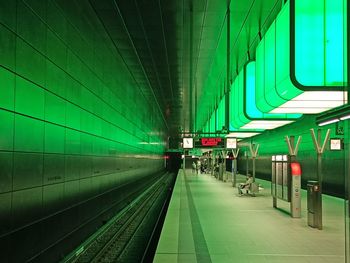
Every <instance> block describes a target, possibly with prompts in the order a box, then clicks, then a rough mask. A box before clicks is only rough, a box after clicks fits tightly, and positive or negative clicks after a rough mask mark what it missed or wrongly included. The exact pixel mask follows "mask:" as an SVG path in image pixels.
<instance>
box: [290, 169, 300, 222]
mask: <svg viewBox="0 0 350 263" xmlns="http://www.w3.org/2000/svg"><path fill="white" fill-rule="evenodd" d="M290 171H291V200H290V201H291V202H290V212H291V216H292V217H296V218H299V217H301V192H300V190H301V167H300V163H298V162H291V163H290Z"/></svg>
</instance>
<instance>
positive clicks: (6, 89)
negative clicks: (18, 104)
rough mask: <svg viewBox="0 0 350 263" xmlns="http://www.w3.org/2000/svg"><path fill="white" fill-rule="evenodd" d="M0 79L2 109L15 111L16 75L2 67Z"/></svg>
mask: <svg viewBox="0 0 350 263" xmlns="http://www.w3.org/2000/svg"><path fill="white" fill-rule="evenodd" d="M0 79H1V83H0V91H1V96H0V108H4V109H7V110H13V109H14V101H15V100H14V98H15V75H14V74H13V73H11V72H9V71H8V70H6V69H4V68H2V67H0Z"/></svg>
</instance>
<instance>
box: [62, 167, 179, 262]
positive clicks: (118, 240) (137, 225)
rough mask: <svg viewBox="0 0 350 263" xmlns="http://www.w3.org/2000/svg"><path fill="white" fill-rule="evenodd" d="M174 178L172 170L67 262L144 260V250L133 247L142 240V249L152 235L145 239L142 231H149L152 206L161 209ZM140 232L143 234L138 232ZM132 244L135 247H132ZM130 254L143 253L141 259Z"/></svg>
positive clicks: (69, 257)
mask: <svg viewBox="0 0 350 263" xmlns="http://www.w3.org/2000/svg"><path fill="white" fill-rule="evenodd" d="M172 178H173V177H172V176H169V174H168V173H166V174H164V175H163V176H161V177H160V178H159V179H158V180H157V181H156V182H155V183H154V184H153V185H152V186H151V187H149V188H148V190H146V191H145V192H144V193H143V194H142V195H141V196H139V197H138V198H137V199H136V200H135V201H134V202H133V203H131V204H130V205H129V206H128V207H127V208H125V209H124V210H123V211H122V212H121V213H119V215H117V216H116V217H114V218H112V219H111V220H110V221H109V222H108V223H107V224H106V226H105V227H103V228H101V229H100V230H99V231H98V232H97V233H96V234H94V237H93V238H90V239H89V240H88V241H87V242H84V244H83V245H82V246H81V247H80V248H78V249H77V250H75V251H74V252H73V253H71V254H70V255H69V256H68V257H67V258H66V259H65V260H63V262H64V263H88V262H92V263H97V262H101V263H102V262H104V263H111V262H131V261H134V262H140V260H141V258H142V255H143V254H144V251H130V250H132V249H135V244H137V243H141V245H140V247H138V248H137V249H138V250H142V249H143V248H142V244H144V243H145V242H146V241H148V239H149V238H150V237H148V238H146V239H147V240H145V237H142V235H143V234H142V233H144V232H147V231H144V230H145V229H147V227H146V228H145V227H144V226H143V225H144V224H147V223H148V222H147V220H148V219H149V218H150V217H152V215H150V214H152V209H153V210H157V207H158V208H159V207H160V204H162V202H164V198H165V195H166V193H167V191H168V189H169V187H170V186H171V181H172ZM158 210H159V209H158ZM158 210H157V211H158ZM158 213H159V212H158ZM145 221H146V222H145ZM153 227H154V226H153ZM138 231H139V232H142V233H138ZM144 235H146V233H144ZM130 245H132V246H131V247H130ZM130 252H131V253H130ZM130 254H137V255H138V254H140V258H137V257H135V255H134V256H133V257H131V258H134V259H131V258H130ZM125 258H128V260H125ZM130 260H131V261H130Z"/></svg>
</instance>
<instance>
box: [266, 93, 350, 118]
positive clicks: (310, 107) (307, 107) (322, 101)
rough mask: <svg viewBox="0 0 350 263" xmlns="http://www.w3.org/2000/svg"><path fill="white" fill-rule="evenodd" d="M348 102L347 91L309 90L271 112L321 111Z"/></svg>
mask: <svg viewBox="0 0 350 263" xmlns="http://www.w3.org/2000/svg"><path fill="white" fill-rule="evenodd" d="M346 103H347V92H343V91H307V92H304V93H302V94H300V95H299V96H297V97H295V98H294V99H292V100H290V101H287V102H285V103H284V104H282V105H281V106H279V107H278V108H276V109H273V110H272V111H270V112H269V113H320V112H323V111H327V110H329V109H332V108H335V107H338V106H341V105H344V104H346Z"/></svg>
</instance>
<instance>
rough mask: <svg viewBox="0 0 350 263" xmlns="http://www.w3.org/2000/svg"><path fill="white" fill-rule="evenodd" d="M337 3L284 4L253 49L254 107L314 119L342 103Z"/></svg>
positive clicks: (344, 62) (342, 8)
mask: <svg viewBox="0 0 350 263" xmlns="http://www.w3.org/2000/svg"><path fill="white" fill-rule="evenodd" d="M346 21H347V10H346V5H344V1H343V0H332V1H328V0H319V1H314V0H290V1H288V2H286V4H285V5H284V6H283V8H282V10H281V11H280V13H279V14H278V16H277V18H276V19H275V20H274V22H273V23H272V25H271V26H270V27H269V29H268V30H267V32H266V34H265V36H264V37H263V38H262V40H261V42H260V43H259V44H258V46H257V49H256V72H257V73H256V76H257V89H256V90H257V94H256V95H257V96H256V98H257V107H258V108H259V109H260V110H261V111H263V112H266V113H320V112H324V111H327V110H330V109H332V108H335V107H338V106H341V105H344V104H346V103H347V91H346V89H345V87H346V86H347V73H346V72H347V66H348V58H347V52H346V47H347V38H348V36H347V30H346Z"/></svg>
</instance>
